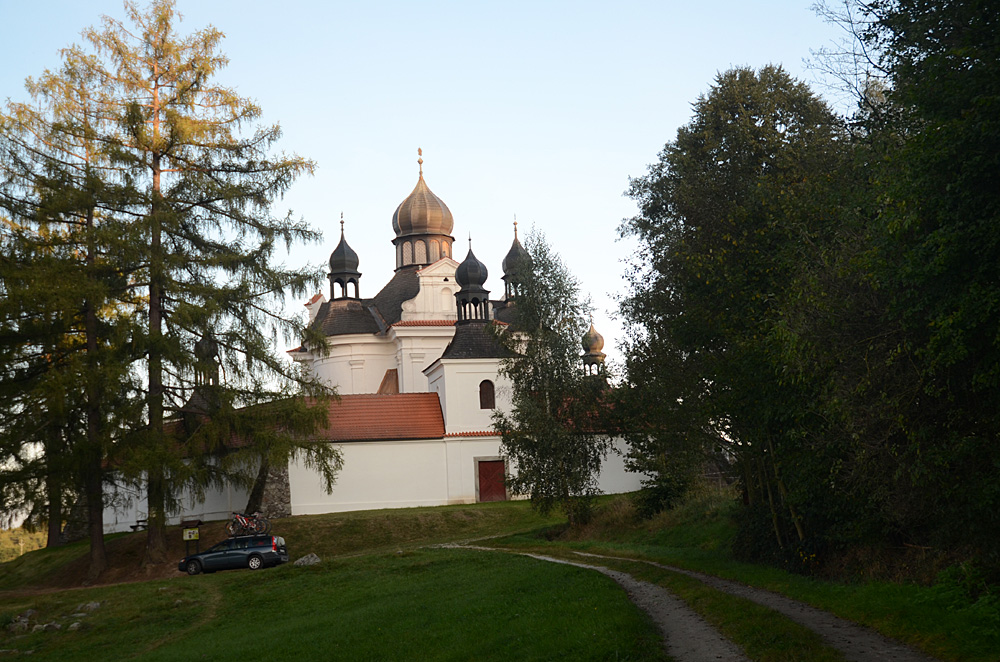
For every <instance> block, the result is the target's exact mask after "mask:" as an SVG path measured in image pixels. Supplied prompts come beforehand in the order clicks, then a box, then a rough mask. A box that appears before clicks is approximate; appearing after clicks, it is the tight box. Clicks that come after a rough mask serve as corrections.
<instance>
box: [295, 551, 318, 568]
mask: <svg viewBox="0 0 1000 662" xmlns="http://www.w3.org/2000/svg"><path fill="white" fill-rule="evenodd" d="M319 562H320V559H319V557H318V556H316V555H315V554H313V553H312V552H310V553H309V554H306V555H305V556H303V557H302V558H301V559H299V560H298V561H296V562H295V565H316V564H317V563H319Z"/></svg>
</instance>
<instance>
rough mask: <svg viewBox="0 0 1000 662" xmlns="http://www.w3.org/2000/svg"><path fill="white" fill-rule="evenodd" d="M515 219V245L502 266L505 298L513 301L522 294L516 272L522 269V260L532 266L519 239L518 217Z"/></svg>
mask: <svg viewBox="0 0 1000 662" xmlns="http://www.w3.org/2000/svg"><path fill="white" fill-rule="evenodd" d="M514 218H515V220H514V243H512V244H511V245H510V250H509V251H507V255H506V256H505V257H504V259H503V262H502V263H501V264H500V267H501V268H502V269H503V282H504V296H505V298H507V299H513V298H514V297H515V296H517V295H518V294H520V293H521V291H520V290H521V283H520V282H519V281H518V277H517V274H516V271H517V270H518V269H519V268H520V265H521V264H522V260H523V261H524V263H525V264H528V265H530V264H531V256H530V255H528V251H526V250H524V246H522V245H521V242H520V241H518V239H517V217H516V216H515V217H514Z"/></svg>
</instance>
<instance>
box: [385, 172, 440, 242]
mask: <svg viewBox="0 0 1000 662" xmlns="http://www.w3.org/2000/svg"><path fill="white" fill-rule="evenodd" d="M417 163H419V164H420V178H419V179H418V180H417V185H416V186H415V187H414V188H413V192H412V193H410V195H408V196H407V197H406V199H405V200H403V201H402V202H401V203H399V206H398V207H396V212H395V213H394V214H393V215H392V229H393V231H394V232H395V233H396V237H397V238H398V237H408V236H411V235H422V234H436V235H450V234H451V231H452V228H454V227H455V219H454V218H453V217H452V215H451V210H450V209H448V205H446V204H445V203H444V201H443V200H442V199H441V198H439V197H437V196H436V195H434V193H433V192H432V191H431V190H430V188H428V187H427V182H425V181H424V168H423V163H424V160H423V159H422V158H420V159H417Z"/></svg>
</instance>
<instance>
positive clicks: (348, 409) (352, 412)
mask: <svg viewBox="0 0 1000 662" xmlns="http://www.w3.org/2000/svg"><path fill="white" fill-rule="evenodd" d="M443 437H444V416H443V415H442V414H441V400H440V399H439V398H438V396H437V393H396V394H391V395H379V394H359V395H342V396H340V400H339V401H337V400H332V401H331V402H330V418H329V425H328V426H327V428H326V430H321V431H319V432H317V433H316V438H317V439H319V440H323V441H392V440H398V439H441V438H443Z"/></svg>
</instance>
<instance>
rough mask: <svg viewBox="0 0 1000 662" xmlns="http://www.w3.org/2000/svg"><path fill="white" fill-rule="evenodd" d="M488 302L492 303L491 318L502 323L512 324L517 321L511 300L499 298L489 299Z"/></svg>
mask: <svg viewBox="0 0 1000 662" xmlns="http://www.w3.org/2000/svg"><path fill="white" fill-rule="evenodd" d="M490 303H492V304H493V319H495V320H496V321H498V322H503V323H504V324H514V323H515V322H517V319H516V314H515V312H514V302H513V301H505V300H502V299H501V300H500V301H491V302H490Z"/></svg>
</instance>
